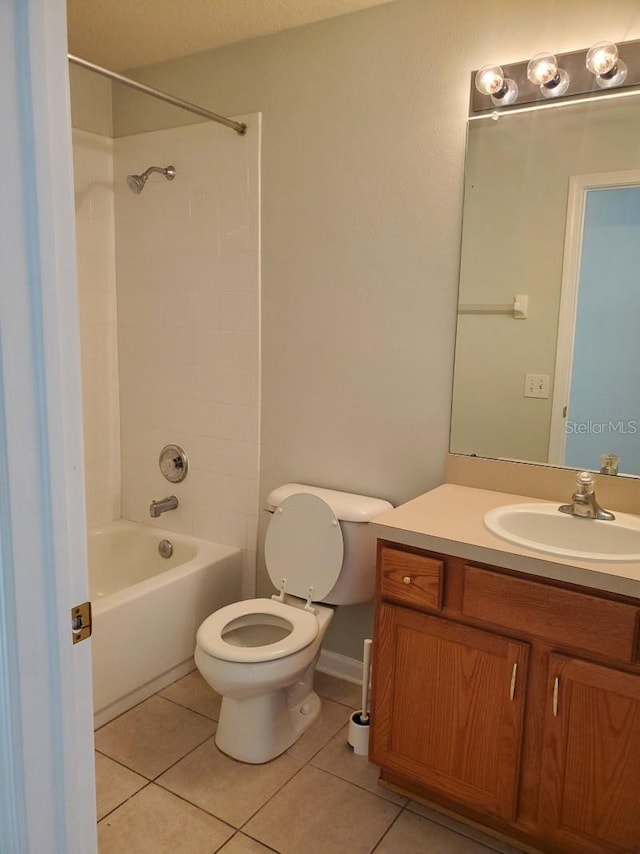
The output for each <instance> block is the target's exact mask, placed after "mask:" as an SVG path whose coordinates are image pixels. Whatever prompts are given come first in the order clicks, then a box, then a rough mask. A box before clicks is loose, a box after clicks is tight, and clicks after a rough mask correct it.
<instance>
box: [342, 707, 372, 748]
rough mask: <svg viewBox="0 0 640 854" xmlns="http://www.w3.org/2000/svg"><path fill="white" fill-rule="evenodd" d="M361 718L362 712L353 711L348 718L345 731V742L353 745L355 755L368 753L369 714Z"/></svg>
mask: <svg viewBox="0 0 640 854" xmlns="http://www.w3.org/2000/svg"><path fill="white" fill-rule="evenodd" d="M362 718H363V715H362V712H354V713H353V714H352V715H351V718H350V719H349V729H348V731H347V744H350V745H351V747H353V752H354V753H355V754H356V756H368V755H369V724H370V722H371V718H370V716H369V715H367V718H366V720H363V719H362Z"/></svg>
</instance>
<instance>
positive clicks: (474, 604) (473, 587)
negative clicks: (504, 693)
mask: <svg viewBox="0 0 640 854" xmlns="http://www.w3.org/2000/svg"><path fill="white" fill-rule="evenodd" d="M462 613H463V614H464V615H465V616H467V617H473V618H474V619H477V620H483V621H484V622H488V623H492V624H493V625H495V626H504V627H505V628H507V629H512V630H516V631H520V632H525V633H527V634H532V635H536V636H538V637H540V638H542V639H543V640H545V641H548V642H549V643H553V644H558V645H559V646H569V647H575V648H578V649H580V650H584V651H587V652H593V653H595V654H597V655H602V656H605V657H607V658H614V659H618V660H619V661H624V662H629V663H631V662H634V661H635V660H636V651H637V631H638V613H639V609H638V608H637V607H635V606H634V605H627V604H626V603H624V602H614V601H611V600H609V599H603V598H600V597H598V596H591V595H589V594H588V593H579V592H576V591H573V590H564V589H562V588H558V587H553V586H551V585H548V584H543V583H540V582H537V581H529V580H527V579H522V578H513V577H511V576H508V575H503V574H502V573H499V572H492V571H491V570H487V569H479V568H478V567H474V566H465V569H464V595H463V602H462Z"/></svg>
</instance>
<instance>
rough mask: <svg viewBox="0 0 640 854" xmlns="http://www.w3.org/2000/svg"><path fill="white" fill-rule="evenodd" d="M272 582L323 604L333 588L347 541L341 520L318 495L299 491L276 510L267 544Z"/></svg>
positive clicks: (268, 533)
mask: <svg viewBox="0 0 640 854" xmlns="http://www.w3.org/2000/svg"><path fill="white" fill-rule="evenodd" d="M264 555H265V562H266V565H267V570H268V572H269V577H270V578H271V581H272V582H273V584H274V585H275V587H277V588H278V589H279V588H280V585H281V583H282V579H283V578H286V579H287V586H286V592H287V593H290V594H291V595H292V596H298V597H300V598H301V599H306V598H307V596H308V595H309V588H310V587H313V593H312V597H311V598H312V599H313V601H314V602H320V601H322V600H323V599H324V598H325V596H327V595H328V594H329V593H330V592H331V590H332V589H333V587H334V585H335V583H336V581H337V580H338V576H339V575H340V571H341V569H342V560H343V557H344V542H343V540H342V529H341V527H340V522H339V521H338V517H337V516H336V514H335V513H334V512H333V510H332V509H331V507H329V505H328V504H327V502H326V501H324V500H323V499H322V498H320V497H318V496H317V495H311V494H310V493H306V492H298V493H296V494H294V495H290V496H289V497H288V498H285V499H284V501H282V503H281V504H280V505H279V506H278V507H277V508H276V510H275V512H274V514H273V517H272V518H271V522H270V523H269V527H268V528H267V536H266V539H265V544H264Z"/></svg>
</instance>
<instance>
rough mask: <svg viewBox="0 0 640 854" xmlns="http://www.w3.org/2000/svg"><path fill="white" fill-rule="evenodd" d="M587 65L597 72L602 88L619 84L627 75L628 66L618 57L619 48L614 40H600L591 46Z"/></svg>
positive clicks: (593, 72) (597, 79)
mask: <svg viewBox="0 0 640 854" xmlns="http://www.w3.org/2000/svg"><path fill="white" fill-rule="evenodd" d="M586 66H587V68H588V69H589V71H590V72H591V73H592V74H595V76H596V84H597V85H598V86H599V87H600V88H601V89H610V88H612V87H613V86H619V85H620V84H621V83H623V82H624V80H625V78H626V76H627V66H626V65H625V63H624V62H622V60H621V59H619V58H618V48H617V47H616V45H615V44H613V42H598V43H597V44H594V45H593V47H591V48H589V50H588V52H587V58H586Z"/></svg>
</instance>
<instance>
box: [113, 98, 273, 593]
mask: <svg viewBox="0 0 640 854" xmlns="http://www.w3.org/2000/svg"><path fill="white" fill-rule="evenodd" d="M241 120H242V121H245V122H246V123H247V124H248V125H249V131H248V133H247V134H246V136H244V137H240V136H238V135H237V134H236V133H235V132H234V131H232V130H229V129H227V128H224V127H220V126H219V125H215V124H213V123H205V124H197V125H191V126H188V127H181V128H174V129H171V130H164V131H155V132H152V133H145V134H139V135H136V136H131V137H122V138H119V139H116V140H115V143H114V150H115V170H114V171H115V211H116V269H117V297H118V346H119V361H120V418H121V443H122V515H123V516H124V517H125V518H127V519H132V520H134V521H139V522H144V523H145V524H153V525H156V526H159V527H162V528H167V529H169V530H172V531H179V532H183V533H188V534H193V535H195V536H197V537H202V538H204V539H208V540H214V541H216V542H219V543H225V544H228V545H232V546H237V547H240V548H242V549H243V550H244V556H245V572H244V579H245V583H244V590H243V592H244V594H245V595H252V593H253V584H254V576H255V557H256V537H257V521H258V467H259V417H260V409H259V371H260V363H259V353H260V348H259V309H260V307H259V294H260V291H259V277H260V272H259V271H260V266H259V250H260V232H259V226H260V199H259V177H260V176H259V170H260V159H259V158H260V117H259V115H257V114H253V115H249V116H245V117H242V118H241ZM152 165H153V166H161V167H166V166H168V165H172V166H174V167H175V169H176V177H175V179H174V180H173V181H167V180H166V179H165V178H164V177H163V176H161V175H158V174H154V175H152V176H151V177H150V179H149V180H148V182H147V185H146V187H145V189H144V191H143V192H142V193H141V194H140V195H135V194H133V193H132V192H131V191H130V190H129V189H128V188H127V185H126V176H127V175H128V174H131V173H136V174H139V173H141V172H143V171H144V170H145V169H147V167H149V166H152ZM169 443H175V444H178V445H181V446H182V447H183V448H184V449H185V451H186V452H187V455H188V457H189V474H188V477H187V478H186V480H185V481H184V482H183V483H180V484H170V483H169V482H167V481H166V480H165V479H164V478H163V477H162V475H161V474H160V471H159V469H158V455H159V453H160V450H161V449H162V447H163V446H164V445H166V444H169ZM172 494H175V495H176V496H177V497H178V500H179V502H180V504H179V507H178V509H177V510H174V511H171V512H168V513H166V514H164V515H163V516H161V517H160V518H159V519H151V518H150V516H149V504H150V502H151V500H152V499H159V498H164V497H165V496H168V495H172Z"/></svg>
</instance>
